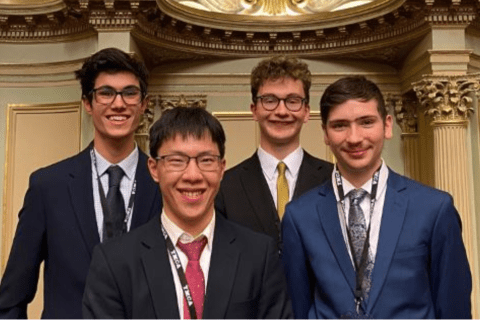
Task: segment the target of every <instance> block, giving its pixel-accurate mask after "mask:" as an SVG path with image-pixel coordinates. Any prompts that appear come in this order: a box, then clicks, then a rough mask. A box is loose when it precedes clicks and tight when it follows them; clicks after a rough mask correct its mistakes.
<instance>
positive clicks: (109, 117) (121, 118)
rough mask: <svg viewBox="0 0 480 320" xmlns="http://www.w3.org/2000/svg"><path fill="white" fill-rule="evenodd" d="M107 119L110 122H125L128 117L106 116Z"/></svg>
mask: <svg viewBox="0 0 480 320" xmlns="http://www.w3.org/2000/svg"><path fill="white" fill-rule="evenodd" d="M107 119H108V120H110V121H126V120H127V119H128V117H127V116H125V115H111V116H107Z"/></svg>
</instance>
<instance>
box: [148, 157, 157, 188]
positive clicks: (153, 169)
mask: <svg viewBox="0 0 480 320" xmlns="http://www.w3.org/2000/svg"><path fill="white" fill-rule="evenodd" d="M147 165H148V170H149V171H150V175H151V176H152V179H153V181H155V182H156V183H158V178H159V176H158V171H157V167H158V166H159V164H158V161H157V160H156V159H153V158H152V157H149V158H148V162H147Z"/></svg>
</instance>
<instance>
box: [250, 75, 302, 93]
mask: <svg viewBox="0 0 480 320" xmlns="http://www.w3.org/2000/svg"><path fill="white" fill-rule="evenodd" d="M258 92H259V93H261V94H265V93H272V94H274V93H277V92H280V93H286V94H289V93H296V94H300V95H303V94H304V93H305V92H304V90H303V83H302V81H301V80H299V79H293V78H291V77H280V78H277V79H266V80H265V81H264V82H263V84H262V85H261V86H260V88H259V90H258Z"/></svg>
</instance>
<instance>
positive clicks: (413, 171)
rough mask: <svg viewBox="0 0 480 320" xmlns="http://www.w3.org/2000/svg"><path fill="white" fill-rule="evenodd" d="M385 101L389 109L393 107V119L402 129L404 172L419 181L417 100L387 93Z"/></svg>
mask: <svg viewBox="0 0 480 320" xmlns="http://www.w3.org/2000/svg"><path fill="white" fill-rule="evenodd" d="M386 101H387V104H388V106H389V109H393V112H394V114H395V119H396V121H397V123H398V125H399V126H400V128H401V129H402V145H403V157H404V159H403V160H404V173H405V175H406V176H407V177H409V178H411V179H414V180H417V181H421V176H420V152H419V133H418V130H417V114H416V112H417V105H418V102H417V100H416V99H410V98H408V97H407V96H403V97H402V96H400V95H388V96H387V98H386Z"/></svg>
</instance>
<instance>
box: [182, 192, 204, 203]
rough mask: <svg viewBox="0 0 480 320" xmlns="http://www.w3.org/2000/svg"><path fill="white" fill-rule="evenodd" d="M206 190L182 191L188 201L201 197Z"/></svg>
mask: <svg viewBox="0 0 480 320" xmlns="http://www.w3.org/2000/svg"><path fill="white" fill-rule="evenodd" d="M203 192H204V191H201V190H197V191H180V193H181V195H182V196H183V198H184V199H185V200H187V201H195V200H198V199H200V198H201V196H202V194H203Z"/></svg>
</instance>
